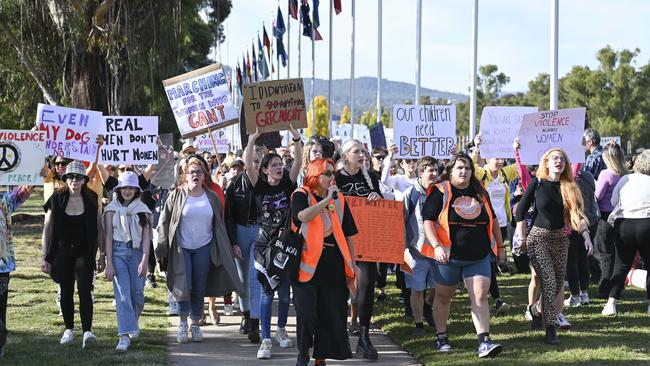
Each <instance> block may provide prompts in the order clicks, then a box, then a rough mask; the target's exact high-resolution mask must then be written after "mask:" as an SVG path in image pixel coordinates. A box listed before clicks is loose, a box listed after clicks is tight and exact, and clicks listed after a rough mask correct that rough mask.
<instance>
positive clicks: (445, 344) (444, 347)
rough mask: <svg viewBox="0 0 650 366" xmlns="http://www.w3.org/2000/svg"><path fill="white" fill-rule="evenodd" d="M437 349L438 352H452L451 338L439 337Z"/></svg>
mask: <svg viewBox="0 0 650 366" xmlns="http://www.w3.org/2000/svg"><path fill="white" fill-rule="evenodd" d="M436 349H437V350H438V352H451V344H449V338H447V337H445V338H442V339H441V338H437V339H436Z"/></svg>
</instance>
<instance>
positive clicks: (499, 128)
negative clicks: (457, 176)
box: [480, 107, 537, 158]
mask: <svg viewBox="0 0 650 366" xmlns="http://www.w3.org/2000/svg"><path fill="white" fill-rule="evenodd" d="M535 112H537V107H485V108H483V113H482V114H481V125H480V131H481V156H482V157H484V158H514V157H515V152H514V150H513V149H512V142H513V141H514V139H515V137H517V134H518V133H519V128H520V127H521V121H522V120H523V118H524V115H525V114H529V113H535Z"/></svg>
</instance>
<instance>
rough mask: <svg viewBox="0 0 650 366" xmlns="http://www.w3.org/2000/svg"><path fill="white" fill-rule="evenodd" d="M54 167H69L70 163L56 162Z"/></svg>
mask: <svg viewBox="0 0 650 366" xmlns="http://www.w3.org/2000/svg"><path fill="white" fill-rule="evenodd" d="M54 166H57V167H61V166H68V162H65V161H55V162H54Z"/></svg>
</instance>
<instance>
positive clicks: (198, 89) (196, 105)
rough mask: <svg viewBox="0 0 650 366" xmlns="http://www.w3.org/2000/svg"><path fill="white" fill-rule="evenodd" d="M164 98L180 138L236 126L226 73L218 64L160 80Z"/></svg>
mask: <svg viewBox="0 0 650 366" xmlns="http://www.w3.org/2000/svg"><path fill="white" fill-rule="evenodd" d="M163 85H164V86H165V93H166V94H167V99H168V100H169V104H170V106H171V107H172V111H173V112H174V117H175V118H176V124H178V129H179V130H180V132H181V136H182V137H183V138H189V137H193V136H196V135H200V134H203V133H205V132H207V131H208V129H214V130H216V129H219V128H222V127H226V126H230V125H232V124H235V123H237V121H238V120H239V111H238V110H237V107H235V105H234V104H233V100H232V95H231V94H230V89H229V88H228V82H227V80H226V74H225V73H224V71H223V68H222V67H221V65H220V64H214V65H210V66H206V67H203V68H200V69H197V70H194V71H190V72H188V73H186V74H183V75H179V76H176V77H173V78H171V79H167V80H163Z"/></svg>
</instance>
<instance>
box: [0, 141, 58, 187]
mask: <svg viewBox="0 0 650 366" xmlns="http://www.w3.org/2000/svg"><path fill="white" fill-rule="evenodd" d="M46 137H47V133H46V132H45V131H24V130H0V184H1V185H9V186H15V185H38V186H42V185H43V177H41V174H40V173H41V169H43V165H44V163H45V144H46V143H47V138H46Z"/></svg>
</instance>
